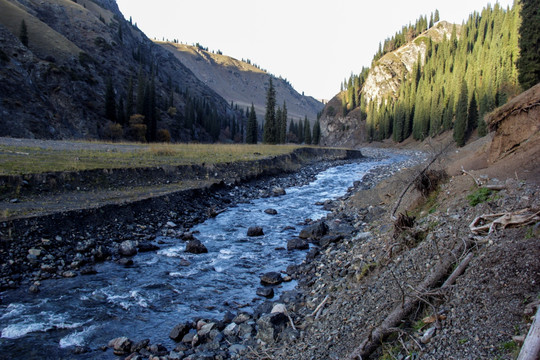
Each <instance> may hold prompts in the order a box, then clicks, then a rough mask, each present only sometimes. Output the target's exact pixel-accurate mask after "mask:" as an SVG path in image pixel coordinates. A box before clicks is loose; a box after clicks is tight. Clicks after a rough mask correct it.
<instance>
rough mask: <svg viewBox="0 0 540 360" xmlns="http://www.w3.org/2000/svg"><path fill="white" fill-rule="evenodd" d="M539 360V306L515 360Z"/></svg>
mask: <svg viewBox="0 0 540 360" xmlns="http://www.w3.org/2000/svg"><path fill="white" fill-rule="evenodd" d="M538 358H540V306H539V307H538V310H537V311H536V316H535V317H534V321H533V323H532V325H531V328H530V329H529V333H528V334H527V337H526V338H525V342H524V343H523V346H522V347H521V351H520V352H519V356H518V358H517V360H536V359H538Z"/></svg>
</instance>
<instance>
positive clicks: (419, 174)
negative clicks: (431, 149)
mask: <svg viewBox="0 0 540 360" xmlns="http://www.w3.org/2000/svg"><path fill="white" fill-rule="evenodd" d="M451 144H452V142H449V143H448V144H446V146H445V147H444V148H443V149H442V150H441V151H439V152H438V153H437V154H435V156H434V157H433V158H432V159H431V160H430V161H429V162H428V163H427V164H426V166H424V168H423V169H422V171H420V172H419V173H418V174H417V175H416V176H415V177H414V178H413V179H412V180H411V181H410V182H409V184H407V186H406V187H405V189H403V191H402V192H401V195H399V197H398V200H397V202H396V205H394V207H393V208H392V212H391V213H390V216H391V218H392V220H394V221H395V220H396V216H395V215H396V211H397V209H398V208H399V205H400V204H401V201H402V200H403V197H404V196H405V194H406V193H407V191H409V189H410V188H411V186H412V185H413V184H414V183H415V182H416V180H417V179H418V178H419V177H421V176H422V175H423V174H424V173H425V172H426V171H427V169H429V167H430V166H431V165H432V164H433V163H434V162H435V161H437V159H438V158H439V157H440V156H441V155H442V154H444V153H445V152H446V150H447V149H448V148H449V147H450V145H451Z"/></svg>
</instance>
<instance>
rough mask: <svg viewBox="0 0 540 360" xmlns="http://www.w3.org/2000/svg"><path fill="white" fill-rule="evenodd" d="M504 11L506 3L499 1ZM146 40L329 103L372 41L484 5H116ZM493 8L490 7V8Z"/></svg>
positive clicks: (185, 0) (351, 0) (246, 0)
mask: <svg viewBox="0 0 540 360" xmlns="http://www.w3.org/2000/svg"><path fill="white" fill-rule="evenodd" d="M498 2H499V4H500V5H501V6H503V7H504V8H506V7H507V6H512V3H513V0H500V1H498ZM117 3H118V6H119V7H120V10H121V11H122V13H123V14H124V16H125V17H126V18H127V19H129V18H130V17H132V19H133V22H134V23H137V26H138V27H139V29H141V30H142V31H143V32H144V33H145V34H146V35H147V36H148V37H149V38H156V39H158V40H162V39H169V40H171V41H172V40H173V39H178V41H179V42H182V43H184V44H190V45H191V44H195V43H200V44H201V45H202V46H204V47H208V49H209V50H210V51H212V50H214V51H217V50H221V51H222V52H223V54H224V55H229V56H232V57H234V58H237V59H250V60H251V61H252V63H255V64H257V65H259V66H260V67H261V68H263V69H266V70H267V71H268V72H270V73H272V74H274V75H275V76H281V77H283V78H285V79H287V80H288V81H289V82H290V83H291V84H292V85H293V87H294V88H295V89H296V90H297V91H298V92H300V93H302V92H304V93H305V94H306V95H310V96H313V97H315V98H317V99H326V100H329V99H331V98H332V97H333V96H334V95H336V94H337V93H338V92H339V90H340V84H341V83H342V82H343V80H344V79H345V78H348V77H349V76H350V74H351V72H353V73H355V74H357V73H359V72H360V70H361V69H362V66H370V64H371V59H372V58H373V55H374V54H375V52H376V51H377V49H378V47H379V42H384V40H385V39H386V38H389V37H391V36H393V35H394V34H395V33H396V31H400V30H401V28H402V26H403V25H406V24H408V23H413V24H414V23H415V21H416V19H418V18H419V17H420V15H427V16H428V19H429V16H430V14H431V13H432V12H433V13H434V12H435V10H436V9H438V10H439V13H440V17H441V20H447V21H450V22H453V23H458V24H461V23H462V22H463V21H464V20H466V19H467V18H468V16H469V14H471V13H472V12H473V11H478V12H480V11H481V10H482V9H483V8H484V7H485V6H487V4H488V1H487V0H454V1H448V0H407V1H403V0H369V1H365V0H331V1H330V0H325V1H323V0H272V1H269V0H227V1H224V0H152V1H148V0H117ZM491 3H492V4H495V1H492V2H491Z"/></svg>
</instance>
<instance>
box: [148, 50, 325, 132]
mask: <svg viewBox="0 0 540 360" xmlns="http://www.w3.org/2000/svg"><path fill="white" fill-rule="evenodd" d="M156 43H157V44H159V45H161V46H162V47H163V48H164V49H167V50H168V51H170V52H171V53H172V54H174V56H175V57H176V58H177V59H179V60H180V61H181V62H182V63H183V64H184V65H186V66H187V67H188V68H189V69H190V70H191V71H192V72H193V73H194V74H195V75H196V76H197V77H198V78H199V79H200V80H201V81H202V82H204V83H205V84H206V85H208V86H209V87H211V88H212V89H213V90H215V91H216V92H217V93H218V94H219V95H221V96H222V97H224V98H225V99H227V100H228V101H229V102H231V101H232V102H233V103H234V104H235V105H236V104H237V105H238V106H239V107H242V108H244V109H245V108H246V107H248V106H251V103H252V102H253V103H254V105H255V111H256V112H257V119H258V120H259V123H261V120H263V119H264V113H265V107H266V90H267V88H268V79H269V77H270V76H272V75H270V74H268V73H267V72H265V71H263V70H261V69H259V68H258V67H255V66H253V65H252V64H249V63H247V62H244V61H240V60H237V59H234V58H232V57H229V56H225V55H222V54H219V53H213V52H209V51H206V50H204V49H201V48H200V47H197V46H190V45H184V44H178V43H171V42H156ZM272 81H273V84H274V88H275V89H276V95H277V101H276V103H277V105H279V106H282V105H283V101H285V103H286V105H287V111H288V115H289V118H294V119H295V120H298V119H302V120H303V119H304V117H305V116H307V117H308V119H309V120H310V121H312V122H313V121H315V120H316V119H317V113H319V112H320V111H321V110H322V109H323V107H324V105H323V104H322V103H321V102H319V101H317V100H316V99H314V98H313V97H311V96H304V95H301V94H299V93H298V92H296V90H294V88H293V87H292V86H291V85H290V84H289V83H288V82H287V81H286V80H284V79H282V78H275V77H273V79H272Z"/></svg>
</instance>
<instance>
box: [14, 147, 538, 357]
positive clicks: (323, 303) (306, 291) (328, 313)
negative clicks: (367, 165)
mask: <svg viewBox="0 0 540 360" xmlns="http://www.w3.org/2000/svg"><path fill="white" fill-rule="evenodd" d="M364 151H365V153H366V154H368V155H371V156H375V157H383V156H385V155H388V152H387V151H383V150H371V151H370V150H368V149H366V150H364ZM411 155H415V156H414V157H413V158H412V160H411V161H409V162H407V163H401V164H397V165H396V164H393V165H390V166H387V167H379V168H376V169H375V170H373V171H371V172H370V173H368V174H367V175H366V176H364V178H363V179H362V181H358V182H356V183H355V184H354V186H353V187H351V188H350V189H349V191H348V193H347V194H346V195H345V196H343V197H342V198H340V199H337V200H335V201H329V202H326V203H321V204H320V205H321V206H324V207H325V208H326V209H329V210H332V212H331V213H330V214H329V215H327V216H326V217H325V218H323V219H321V220H318V221H315V222H310V221H309V220H307V221H306V223H305V226H304V228H303V229H302V230H301V231H299V232H298V237H296V238H293V239H291V240H290V241H289V243H288V244H287V247H288V248H289V246H290V249H291V250H292V249H306V250H305V251H306V257H305V260H304V261H303V262H302V263H299V264H297V265H293V266H289V267H288V268H287V269H282V271H281V272H273V273H267V274H264V275H263V276H262V277H261V285H262V286H261V287H260V289H259V290H257V294H258V295H259V296H261V297H268V298H270V299H272V297H273V291H272V290H273V287H274V286H276V285H278V286H279V284H280V283H282V282H283V281H285V282H286V281H291V280H296V281H297V282H298V286H297V287H296V288H294V289H293V290H289V291H285V292H281V295H280V297H279V298H278V299H272V300H267V301H265V302H264V303H263V304H262V305H260V306H258V307H257V308H256V309H255V310H254V311H243V310H242V308H241V307H240V308H239V309H238V310H236V311H232V310H231V311H230V312H226V313H224V314H222V316H220V317H216V318H198V319H192V320H189V321H184V322H181V323H178V324H177V325H176V326H171V329H170V333H169V334H162V339H164V341H162V342H159V341H154V342H155V343H151V342H150V340H147V339H146V340H145V339H129V338H127V337H122V336H121V335H122V334H118V335H119V337H118V338H115V339H111V341H110V342H109V344H103V348H102V350H99V349H91V348H86V347H74V348H72V350H73V352H75V353H80V354H81V355H79V356H80V357H81V358H109V357H112V355H111V351H112V352H113V353H114V354H115V355H116V356H119V357H121V358H129V359H229V358H232V359H235V358H236V359H344V358H355V357H358V356H360V355H359V354H361V353H362V350H361V349H360V345H361V344H362V343H364V342H365V341H366V339H370V337H371V336H372V334H374V333H375V334H377V331H378V326H379V324H381V323H384V320H385V318H386V319H387V318H388V316H389V314H391V313H392V312H393V311H395V310H396V308H398V307H399V306H400V304H405V303H406V302H409V301H410V300H411V299H413V298H414V299H416V298H417V300H418V301H414V306H413V311H412V312H410V313H407V314H406V316H404V317H403V318H402V319H400V320H399V322H398V323H397V324H393V325H392V327H394V328H393V330H392V331H391V333H392V334H393V335H392V336H391V338H390V339H389V340H387V342H385V343H384V344H383V346H376V347H375V348H374V349H371V350H370V354H372V356H373V357H374V358H377V357H381V356H383V357H384V356H390V357H391V358H401V359H405V358H410V359H413V358H429V359H439V358H452V356H455V358H470V357H475V358H476V357H480V358H490V357H494V356H496V357H499V358H512V356H513V355H512V354H513V351H515V349H516V348H518V347H519V344H520V343H519V341H520V339H521V337H520V336H522V335H523V334H526V331H527V327H528V320H527V319H528V318H529V317H530V315H531V314H532V313H533V312H534V309H535V306H537V301H536V299H537V296H538V294H539V292H540V288H539V284H538V281H537V279H538V275H539V274H540V265H539V261H538V258H540V252H539V250H540V249H539V248H538V246H537V238H538V229H537V228H534V227H529V228H519V229H509V230H505V231H502V232H498V233H497V234H492V235H490V236H489V237H484V236H475V235H473V234H471V233H470V231H469V229H468V224H469V223H470V221H472V217H474V216H476V215H477V214H479V213H486V212H497V211H501V210H503V209H506V210H517V209H521V208H522V207H525V208H532V209H534V208H536V209H538V208H539V206H540V204H538V189H537V188H535V187H534V186H530V185H528V184H525V183H522V182H518V181H511V180H510V181H505V182H501V181H500V180H497V179H487V178H484V179H483V180H484V181H485V182H486V183H488V182H489V183H491V184H496V185H500V186H502V185H504V188H503V189H502V190H501V191H500V192H497V193H493V194H491V195H492V196H493V197H492V198H489V200H488V201H487V202H484V203H480V204H479V205H478V207H472V206H471V205H470V204H469V203H468V201H469V200H467V196H468V195H470V192H471V190H470V189H471V186H474V184H472V183H471V182H472V180H471V179H470V178H469V177H468V176H463V177H456V178H452V179H450V180H446V181H444V182H443V183H442V185H441V186H440V187H439V188H438V190H437V191H436V193H435V194H434V195H433V194H432V195H430V196H431V198H428V200H427V201H426V198H425V197H423V196H420V195H419V194H418V193H415V191H411V192H410V193H409V195H407V196H405V197H404V199H403V205H402V206H401V207H400V208H399V211H404V210H405V209H409V210H410V209H415V210H414V211H415V216H416V220H415V221H414V222H413V224H411V225H410V227H407V228H406V229H404V230H403V231H401V232H400V231H397V230H396V228H395V226H394V225H393V220H392V219H391V218H390V216H389V213H390V212H392V209H393V204H395V202H396V199H397V198H398V196H399V194H400V192H401V189H402V188H403V187H404V185H405V184H406V183H407V181H409V180H410V178H411V174H414V172H412V171H411V170H410V167H411V166H413V165H414V163H417V162H419V161H420V160H421V159H420V158H419V157H420V156H419V155H420V154H419V153H412V154H411ZM332 165H334V164H332ZM328 166H330V164H317V165H315V166H313V167H310V168H304V169H303V170H302V171H301V172H300V173H297V174H295V175H294V176H287V177H283V178H272V179H266V180H265V181H263V182H257V183H251V184H248V185H243V186H235V187H229V188H223V189H215V190H212V191H208V193H205V197H202V199H206V200H204V201H200V200H198V201H197V202H196V204H194V205H191V203H190V206H193V209H197V210H196V211H195V212H193V210H190V211H188V212H187V213H186V214H180V215H175V216H173V215H174V214H170V213H168V214H164V216H163V217H161V218H160V219H159V220H160V221H159V223H155V222H153V221H151V220H150V219H148V220H147V221H141V222H140V223H137V224H135V225H134V226H135V227H134V229H137V231H136V232H135V233H136V234H140V235H138V236H137V237H136V239H138V240H137V241H135V242H133V240H132V239H133V238H134V237H133V236H131V237H127V236H126V237H125V238H121V239H120V240H118V241H116V242H115V245H114V246H113V247H110V248H107V250H106V251H108V255H107V258H108V259H117V260H121V261H126V265H129V258H128V257H122V256H120V255H121V254H122V253H124V254H125V255H128V254H131V253H134V252H137V251H139V252H140V251H153V250H155V249H152V248H150V247H149V246H148V245H144V244H148V243H151V242H152V241H153V240H155V236H156V235H159V234H167V233H175V234H176V235H177V236H180V237H183V238H184V239H185V240H186V241H189V239H191V238H192V236H193V235H192V234H191V233H190V231H189V230H190V228H191V227H192V226H193V224H195V223H197V222H199V221H201V220H202V219H204V218H207V217H209V216H214V215H216V214H218V213H220V212H221V210H222V209H224V208H225V207H226V206H230V205H233V204H238V203H240V202H242V201H249V200H250V199H254V198H259V197H261V196H262V197H266V196H268V197H270V196H273V195H275V192H277V193H280V192H281V191H280V189H286V188H287V187H288V186H291V185H295V184H303V183H306V182H309V181H310V180H312V179H313V176H314V174H315V173H317V172H319V171H320V170H322V169H324V168H326V167H328ZM199 199H201V198H199ZM268 210H271V209H268ZM188 214H189V215H191V216H193V217H188V216H186V215H188ZM267 214H269V213H267ZM269 215H270V214H269ZM180 219H185V220H186V221H181V220H180ZM100 231H103V232H106V231H107V229H101V230H100ZM115 234H118V232H117V233H115ZM60 236H61V235H60ZM109 236H111V237H112V235H109ZM128 239H131V240H128ZM55 240H56V241H58V239H55ZM126 241H127V242H126ZM130 242H131V243H130ZM195 245H197V244H195ZM145 246H148V248H147V249H145ZM82 248H83V246H81V247H80V249H79V250H78V251H79V252H78V253H79V254H80V253H81V252H82V254H84V255H83V256H85V257H86V258H88V259H89V260H87V261H88V262H89V264H90V266H89V265H87V266H84V265H83V267H82V268H75V269H70V270H67V271H72V272H73V274H65V273H62V272H61V271H56V272H51V273H49V274H51V275H45V276H46V277H47V276H56V277H60V276H71V275H78V274H83V273H84V272H85V271H86V270H83V269H86V268H88V269H89V271H90V272H91V269H92V266H91V264H92V261H96V260H98V259H99V257H96V256H95V255H96V254H95V252H96V251H97V249H98V248H99V247H96V246H95V245H93V244H90V245H89V246H88V248H87V249H86V250H85V249H82ZM195 248H197V246H195ZM308 248H309V250H307V249H308ZM85 252H86V253H85ZM467 252H471V253H473V254H474V258H473V260H472V261H471V264H470V265H469V268H470V269H471V270H470V272H466V273H465V275H463V276H462V277H461V278H459V279H458V281H457V283H456V285H452V287H450V288H447V289H445V290H444V291H439V290H437V288H438V286H440V283H436V286H435V290H433V289H431V288H430V289H426V288H423V287H422V286H423V285H422V284H424V283H425V279H426V277H429V276H430V274H431V273H432V272H436V270H437V269H439V268H440V267H441V263H444V260H445V259H447V258H449V257H452V261H451V262H450V264H455V263H456V262H459V260H460V259H461V258H463V257H464V255H465V254H466V253H467ZM508 254H512V256H508ZM30 255H31V254H30ZM40 255H41V254H40ZM76 256H77V255H76ZM92 256H93V257H92ZM122 259H123V260H122ZM60 264H61V263H60ZM70 265H71V264H70ZM487 268H492V269H491V270H489V271H488V272H487V273H485V269H487ZM447 271H448V270H447ZM443 272H444V271H443ZM43 273H46V274H47V273H48V272H44V271H43V270H42V271H41V273H34V274H33V275H34V276H35V275H38V274H43ZM515 274H519V276H518V278H517V279H516V277H515ZM444 275H446V273H445V274H444ZM25 281H26V280H25ZM23 284H24V282H23ZM26 284H28V285H26V286H30V291H39V278H37V277H36V278H30V283H28V282H26ZM8 285H9V284H8ZM515 289H518V290H515ZM432 292H433V293H432ZM38 296H39V295H38ZM501 304H502V305H501ZM366 324H367V325H366ZM513 336H514V337H513ZM167 337H168V339H167ZM165 339H167V341H165ZM171 340H173V341H174V342H175V345H173V346H171V345H170V341H171ZM521 341H522V340H521ZM164 344H165V345H164ZM456 354H457V355H456ZM367 356H369V355H367ZM364 358H367V357H366V356H365V355H364Z"/></svg>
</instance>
